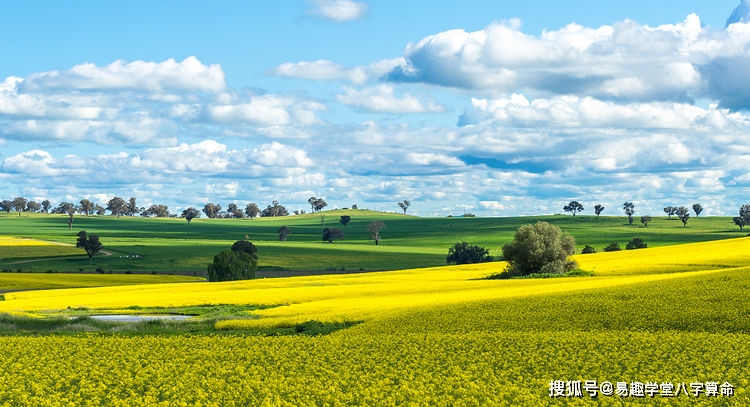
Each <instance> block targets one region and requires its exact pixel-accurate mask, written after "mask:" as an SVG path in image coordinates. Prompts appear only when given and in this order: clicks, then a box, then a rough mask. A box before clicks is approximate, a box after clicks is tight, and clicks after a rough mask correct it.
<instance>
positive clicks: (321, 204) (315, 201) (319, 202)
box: [307, 196, 328, 213]
mask: <svg viewBox="0 0 750 407" xmlns="http://www.w3.org/2000/svg"><path fill="white" fill-rule="evenodd" d="M307 202H308V203H309V204H310V207H311V208H312V211H313V213H315V212H319V211H320V210H321V209H323V208H325V207H326V206H328V202H326V201H325V199H323V198H316V197H314V196H311V197H310V199H308V200H307Z"/></svg>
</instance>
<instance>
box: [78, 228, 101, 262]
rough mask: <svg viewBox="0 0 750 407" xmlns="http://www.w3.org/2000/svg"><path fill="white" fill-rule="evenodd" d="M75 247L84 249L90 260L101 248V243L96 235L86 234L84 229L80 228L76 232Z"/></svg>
mask: <svg viewBox="0 0 750 407" xmlns="http://www.w3.org/2000/svg"><path fill="white" fill-rule="evenodd" d="M76 247H77V248H79V249H83V250H86V254H87V255H88V256H89V260H91V258H92V257H94V255H95V254H96V253H98V252H99V250H101V249H102V243H101V242H100V241H99V236H98V235H86V231H85V230H82V231H80V232H78V240H76Z"/></svg>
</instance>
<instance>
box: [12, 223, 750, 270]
mask: <svg viewBox="0 0 750 407" xmlns="http://www.w3.org/2000/svg"><path fill="white" fill-rule="evenodd" d="M342 215H348V216H351V222H350V223H349V224H348V225H347V226H346V227H345V228H344V227H343V226H342V225H341V224H340V223H339V218H340V216H342ZM67 219H68V218H67V216H63V215H40V214H33V215H29V214H25V213H24V214H23V216H17V215H15V214H11V215H7V214H0V230H2V235H6V236H11V237H15V238H33V239H37V240H40V241H45V242H56V243H61V244H67V245H68V246H61V245H59V244H58V245H51V244H49V245H46V246H42V247H37V248H35V249H34V252H33V253H29V252H28V250H26V251H25V252H21V251H19V248H18V247H13V248H11V247H9V246H5V245H0V270H6V271H18V270H21V271H35V272H88V273H91V272H95V271H96V270H100V271H104V272H114V273H124V272H132V273H152V272H157V273H170V272H173V273H186V274H191V275H203V273H205V271H206V265H207V264H208V263H209V262H210V261H211V259H212V258H213V256H214V255H215V254H216V253H218V252H219V251H221V250H223V249H226V248H227V247H228V246H230V245H231V244H232V243H233V242H235V241H237V240H242V239H245V237H246V236H247V237H248V238H249V240H250V241H252V242H253V243H254V244H255V245H256V246H258V250H259V253H258V255H259V265H260V270H261V271H262V272H265V274H263V276H272V275H273V273H272V272H273V271H284V270H290V271H310V270H323V271H325V270H328V271H333V270H338V271H341V270H345V271H361V270H367V271H369V270H399V269H405V268H414V267H429V266H440V265H444V264H445V256H446V254H447V250H448V247H450V246H451V245H453V244H454V243H456V242H460V241H467V242H469V243H471V244H478V245H481V246H485V247H488V248H489V249H490V254H491V255H493V256H499V255H500V249H501V247H502V245H503V244H505V243H508V242H510V241H511V240H512V239H513V233H514V232H515V230H516V229H517V228H518V227H519V226H520V225H521V224H523V223H531V222H536V221H548V222H551V223H554V224H556V225H558V226H560V227H561V228H562V229H563V230H565V231H566V232H568V233H570V234H572V235H573V236H574V237H575V238H576V242H577V245H578V247H579V250H580V248H582V247H584V246H585V245H591V246H594V247H596V248H597V250H601V249H602V248H603V247H604V246H606V245H607V244H609V243H611V242H613V241H617V242H619V243H620V245H621V246H623V247H624V246H625V243H626V242H627V241H629V240H631V239H633V238H634V237H641V238H643V239H644V240H645V241H646V242H647V243H648V245H649V247H656V246H663V245H673V244H677V243H688V242H699V241H708V240H716V239H725V238H731V237H738V236H745V235H746V234H747V233H742V232H740V230H739V228H737V227H736V226H734V225H733V223H732V221H731V219H730V218H725V217H708V218H697V219H691V221H690V223H689V224H688V227H687V228H684V227H682V223H681V222H680V221H679V220H677V219H676V218H674V217H673V218H672V219H666V218H655V219H654V221H653V222H651V223H650V224H649V226H648V227H643V226H642V225H640V224H633V225H628V223H627V220H626V218H624V217H606V216H603V217H593V216H577V217H575V218H574V217H572V216H545V217H529V218H418V217H413V216H404V215H398V214H390V213H381V212H371V211H365V210H358V211H357V210H334V211H326V212H321V213H320V214H307V215H301V216H289V217H281V218H259V219H253V220H251V219H194V220H193V221H192V222H191V223H190V224H187V222H185V220H184V219H167V218H161V219H153V218H140V217H135V218H130V217H121V218H113V217H111V216H100V217H97V216H90V217H86V216H77V217H76V218H75V222H74V224H73V228H72V229H71V230H69V229H68V226H67ZM374 220H381V221H383V222H384V224H385V229H384V230H383V231H382V232H381V236H382V241H381V244H380V245H378V246H375V245H374V243H373V241H372V240H370V239H369V236H368V231H367V225H368V224H369V223H370V222H372V221H374ZM321 221H322V222H321ZM281 226H287V227H289V228H290V229H291V230H292V234H291V235H290V236H289V238H288V241H286V242H280V241H279V239H278V234H277V231H278V229H279V228H280V227H281ZM323 226H325V227H338V228H341V229H342V230H344V231H345V238H344V239H343V240H337V241H334V243H332V244H328V243H325V242H323V241H322V239H321V236H322V232H321V231H322V229H323ZM79 230H85V231H87V232H88V233H89V234H98V235H99V237H100V239H101V241H102V244H103V245H104V249H103V250H104V251H106V252H107V253H109V254H110V255H106V254H104V255H102V254H100V255H97V256H96V257H94V259H93V260H92V261H89V260H88V259H87V258H86V257H85V256H83V255H81V254H82V253H83V251H82V250H80V249H75V247H72V245H74V244H75V241H76V233H77V232H78V231H79ZM76 253H78V255H76ZM30 260H33V261H30Z"/></svg>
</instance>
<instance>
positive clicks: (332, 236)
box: [323, 228, 344, 243]
mask: <svg viewBox="0 0 750 407" xmlns="http://www.w3.org/2000/svg"><path fill="white" fill-rule="evenodd" d="M343 238H344V232H342V231H341V229H339V228H325V229H323V241H324V242H328V243H333V241H334V240H338V239H343Z"/></svg>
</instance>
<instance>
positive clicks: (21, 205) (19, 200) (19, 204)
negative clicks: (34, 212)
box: [12, 196, 27, 216]
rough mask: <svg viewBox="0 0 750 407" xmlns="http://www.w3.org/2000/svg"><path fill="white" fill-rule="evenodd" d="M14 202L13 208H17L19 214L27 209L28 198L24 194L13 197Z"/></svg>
mask: <svg viewBox="0 0 750 407" xmlns="http://www.w3.org/2000/svg"><path fill="white" fill-rule="evenodd" d="M12 202H13V208H14V209H15V210H16V212H18V215H19V216H20V215H21V212H23V211H24V210H26V202H27V200H26V198H24V197H22V196H18V197H15V198H13V201H12Z"/></svg>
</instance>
